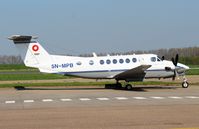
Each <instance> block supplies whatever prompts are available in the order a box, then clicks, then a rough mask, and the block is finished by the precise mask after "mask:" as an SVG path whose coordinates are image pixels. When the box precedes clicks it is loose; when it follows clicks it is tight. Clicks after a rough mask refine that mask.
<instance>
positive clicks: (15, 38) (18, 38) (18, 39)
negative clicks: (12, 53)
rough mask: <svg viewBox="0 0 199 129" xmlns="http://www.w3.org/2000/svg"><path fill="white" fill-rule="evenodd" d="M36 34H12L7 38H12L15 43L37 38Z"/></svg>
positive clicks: (27, 41)
mask: <svg viewBox="0 0 199 129" xmlns="http://www.w3.org/2000/svg"><path fill="white" fill-rule="evenodd" d="M37 38H38V37H37V36H25V35H12V36H10V37H8V39H9V40H13V42H14V43H15V44H17V43H30V42H31V39H37Z"/></svg>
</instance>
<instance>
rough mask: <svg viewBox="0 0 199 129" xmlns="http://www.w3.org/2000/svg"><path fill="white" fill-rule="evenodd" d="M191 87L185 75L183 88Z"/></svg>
mask: <svg viewBox="0 0 199 129" xmlns="http://www.w3.org/2000/svg"><path fill="white" fill-rule="evenodd" d="M188 87H189V83H188V82H187V79H186V77H185V76H184V77H183V82H182V88H188Z"/></svg>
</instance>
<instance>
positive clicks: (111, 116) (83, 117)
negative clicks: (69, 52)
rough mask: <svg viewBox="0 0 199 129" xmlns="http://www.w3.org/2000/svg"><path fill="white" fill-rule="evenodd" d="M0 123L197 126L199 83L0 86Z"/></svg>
mask: <svg viewBox="0 0 199 129" xmlns="http://www.w3.org/2000/svg"><path fill="white" fill-rule="evenodd" d="M0 115H1V117H0V129H16V128H19V129H47V128H48V129H80V128H82V129H93V128H95V129H174V128H175V129H176V128H179V129H180V128H183V129H184V128H199V86H190V87H189V88H187V89H183V88H181V87H180V86H177V87H175V86H144V87H142V86H136V87H135V88H134V89H133V90H132V91H126V90H114V89H103V88H102V87H94V86H93V87H91V86H87V87H86V86H85V87H50V88H48V87H39V88H38V87H31V88H25V89H21V90H16V89H1V90H0Z"/></svg>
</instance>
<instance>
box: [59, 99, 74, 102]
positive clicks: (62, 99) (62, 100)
mask: <svg viewBox="0 0 199 129" xmlns="http://www.w3.org/2000/svg"><path fill="white" fill-rule="evenodd" d="M60 100H61V101H64V102H66V101H67V102H68V101H72V99H60Z"/></svg>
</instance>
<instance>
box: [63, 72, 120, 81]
mask: <svg viewBox="0 0 199 129" xmlns="http://www.w3.org/2000/svg"><path fill="white" fill-rule="evenodd" d="M119 73H120V72H113V71H106V72H81V73H66V74H67V75H72V76H78V77H83V78H96V79H112V78H113V77H114V76H115V75H117V74H119Z"/></svg>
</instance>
